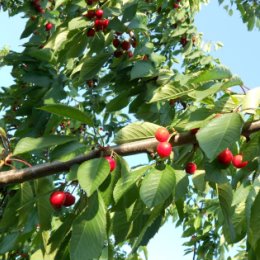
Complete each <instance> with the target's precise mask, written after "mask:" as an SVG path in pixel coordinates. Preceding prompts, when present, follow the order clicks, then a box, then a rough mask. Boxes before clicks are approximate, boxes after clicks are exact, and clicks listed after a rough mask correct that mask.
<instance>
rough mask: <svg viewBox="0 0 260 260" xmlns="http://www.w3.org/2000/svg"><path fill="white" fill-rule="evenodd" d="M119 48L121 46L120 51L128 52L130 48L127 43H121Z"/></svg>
mask: <svg viewBox="0 0 260 260" xmlns="http://www.w3.org/2000/svg"><path fill="white" fill-rule="evenodd" d="M121 46H122V49H123V50H125V51H127V50H129V49H130V47H131V45H130V42H128V41H123V42H122V45H121Z"/></svg>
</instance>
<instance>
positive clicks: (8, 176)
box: [0, 121, 260, 186]
mask: <svg viewBox="0 0 260 260" xmlns="http://www.w3.org/2000/svg"><path fill="white" fill-rule="evenodd" d="M259 130H260V121H256V122H253V123H251V124H250V125H248V126H246V128H245V129H244V130H243V134H244V135H246V136H248V135H249V134H250V133H253V132H256V131H259ZM170 142H171V143H172V145H173V146H180V145H185V144H195V143H196V142H197V141H196V138H195V135H194V134H191V133H189V132H188V133H182V134H177V135H175V136H174V137H172V139H171V140H170ZM157 144H158V141H157V140H156V139H155V138H150V139H146V140H142V141H137V142H132V143H127V144H122V145H117V146H113V147H111V150H113V151H114V152H115V153H117V154H119V155H122V156H125V155H133V154H139V153H151V152H154V151H155V150H156V146H157ZM104 154H105V155H106V153H104ZM101 155H102V152H101V150H94V151H91V152H90V153H88V154H86V155H80V156H77V157H75V158H73V159H72V160H69V161H67V162H58V161H55V162H51V163H45V164H41V165H36V166H33V167H30V168H25V169H21V170H10V171H3V172H0V186H2V185H6V184H10V183H21V182H24V181H28V180H33V179H38V178H41V177H44V176H48V175H52V174H55V173H59V172H66V171H68V170H69V169H70V167H71V166H72V165H74V164H80V163H82V162H84V161H88V160H91V159H94V158H98V157H100V156H101Z"/></svg>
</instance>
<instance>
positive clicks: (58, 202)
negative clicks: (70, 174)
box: [50, 191, 76, 209]
mask: <svg viewBox="0 0 260 260" xmlns="http://www.w3.org/2000/svg"><path fill="white" fill-rule="evenodd" d="M75 200H76V199H75V197H74V196H73V195H72V194H71V193H70V192H64V191H54V192H52V194H51V196H50V203H51V205H52V206H53V207H54V208H55V209H60V208H61V207H62V206H64V207H70V206H71V205H73V204H74V203H75Z"/></svg>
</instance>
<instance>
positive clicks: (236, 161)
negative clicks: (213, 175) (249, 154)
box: [218, 148, 248, 169]
mask: <svg viewBox="0 0 260 260" xmlns="http://www.w3.org/2000/svg"><path fill="white" fill-rule="evenodd" d="M218 161H219V162H220V163H221V164H224V165H226V166H228V165H230V164H231V163H232V164H233V166H234V167H236V168H238V169H240V168H244V167H246V166H247V164H248V161H243V155H241V154H237V155H233V154H232V152H231V151H230V150H229V149H228V148H226V149H225V150H224V151H222V152H221V153H220V154H219V155H218Z"/></svg>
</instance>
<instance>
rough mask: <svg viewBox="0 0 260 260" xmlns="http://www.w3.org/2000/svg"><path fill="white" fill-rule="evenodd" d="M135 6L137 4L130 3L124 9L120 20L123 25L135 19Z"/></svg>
mask: <svg viewBox="0 0 260 260" xmlns="http://www.w3.org/2000/svg"><path fill="white" fill-rule="evenodd" d="M137 6H138V4H137V3H132V4H130V5H129V6H127V7H126V8H125V10H124V13H123V19H122V22H123V23H125V22H128V21H131V20H132V19H133V18H134V17H135V14H136V11H137Z"/></svg>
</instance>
